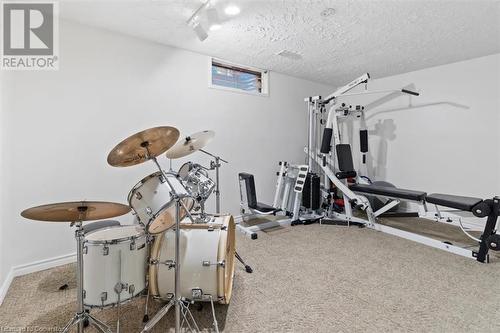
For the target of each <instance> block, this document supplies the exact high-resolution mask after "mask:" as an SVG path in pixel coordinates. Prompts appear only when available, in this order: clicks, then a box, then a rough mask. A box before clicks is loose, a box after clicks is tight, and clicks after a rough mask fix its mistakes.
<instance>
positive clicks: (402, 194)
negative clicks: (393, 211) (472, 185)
mask: <svg viewBox="0 0 500 333" xmlns="http://www.w3.org/2000/svg"><path fill="white" fill-rule="evenodd" d="M350 188H351V190H353V191H354V192H358V193H366V194H373V195H380V196H384V197H388V198H395V199H404V200H410V201H417V202H420V203H422V204H424V205H425V203H431V204H434V205H438V206H443V207H448V208H454V209H458V210H461V211H466V212H471V213H472V214H474V215H475V216H476V217H487V221H486V225H485V227H484V230H483V233H482V235H481V238H480V242H479V251H477V252H475V251H473V252H472V256H473V257H475V258H476V259H477V261H480V262H485V261H486V260H488V251H489V250H490V249H491V250H495V251H499V250H500V235H497V234H496V230H495V228H496V224H497V219H498V216H499V213H500V208H499V207H500V204H499V201H500V200H499V198H498V197H495V198H493V199H487V200H483V199H481V198H475V197H464V196H458V195H449V194H442V193H433V194H426V193H425V192H421V191H414V190H407V189H400V188H391V187H383V186H374V185H365V184H354V185H352V186H351V187H350ZM389 205H390V204H389ZM381 210H383V211H386V210H387V209H384V208H382V209H381ZM374 215H375V216H378V215H380V214H379V211H377V212H374Z"/></svg>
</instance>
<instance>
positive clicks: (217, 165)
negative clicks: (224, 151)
mask: <svg viewBox="0 0 500 333" xmlns="http://www.w3.org/2000/svg"><path fill="white" fill-rule="evenodd" d="M200 151H201V152H202V153H205V154H207V155H208V156H211V157H213V158H214V159H215V161H210V170H213V169H215V212H216V213H217V214H220V191H219V168H220V167H221V164H220V162H221V161H222V162H224V163H226V164H227V163H229V162H228V161H226V160H224V159H222V158H220V156H215V155H213V154H211V153H209V152H208V151H206V150H203V149H200ZM235 253H236V259H238V261H239V262H240V263H241V264H242V265H243V266H245V271H246V272H247V273H252V272H253V269H252V267H250V266H249V265H247V264H246V263H245V261H243V258H241V256H240V254H239V253H238V252H235Z"/></svg>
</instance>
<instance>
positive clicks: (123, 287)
mask: <svg viewBox="0 0 500 333" xmlns="http://www.w3.org/2000/svg"><path fill="white" fill-rule="evenodd" d="M114 289H115V293H117V294H120V293H121V292H122V291H124V290H127V289H128V283H122V282H118V283H117V284H115V288H114Z"/></svg>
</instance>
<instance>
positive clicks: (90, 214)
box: [21, 201, 130, 222]
mask: <svg viewBox="0 0 500 333" xmlns="http://www.w3.org/2000/svg"><path fill="white" fill-rule="evenodd" d="M128 212H130V207H129V206H127V205H123V204H120V203H115V202H104V201H72V202H59V203H53V204H48V205H42V206H37V207H32V208H28V209H26V210H24V211H23V212H22V213H21V216H22V217H24V218H27V219H30V220H37V221H47V222H79V221H92V220H102V219H109V218H112V217H116V216H120V215H124V214H127V213H128Z"/></svg>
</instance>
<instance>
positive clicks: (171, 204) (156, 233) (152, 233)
mask: <svg viewBox="0 0 500 333" xmlns="http://www.w3.org/2000/svg"><path fill="white" fill-rule="evenodd" d="M183 186H184V185H183ZM186 191H187V190H186ZM183 199H190V200H191V202H192V205H191V207H186V208H188V209H187V210H186V214H184V216H180V219H181V220H183V219H184V218H186V217H187V216H188V214H189V213H190V212H191V210H193V207H194V205H195V203H196V199H195V198H193V197H192V196H185V197H182V198H181V200H183ZM174 204H175V199H173V200H171V201H169V202H167V203H166V204H164V205H163V206H162V207H161V208H160V209H159V210H158V212H157V213H156V214H154V215H153V216H152V217H151V218H150V219H149V221H148V223H146V226H145V228H146V231H147V232H148V233H149V234H151V235H158V234H161V233H162V232H165V231H167V230H168V229H170V228H172V227H173V226H174V225H175V223H174V224H172V225H171V226H170V227H168V228H166V229H164V230H162V231H158V232H151V231H150V230H149V227H150V226H151V224H152V223H153V222H154V221H155V220H156V219H157V218H158V216H160V215H161V214H163V212H164V211H165V210H167V209H168V208H171V207H172V206H173V205H174ZM182 208H184V207H182ZM139 220H140V219H139Z"/></svg>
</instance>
